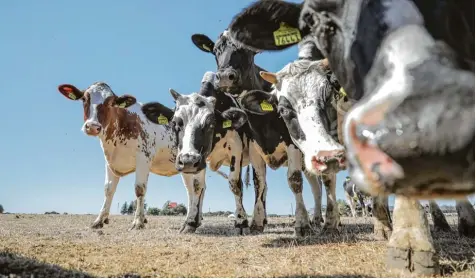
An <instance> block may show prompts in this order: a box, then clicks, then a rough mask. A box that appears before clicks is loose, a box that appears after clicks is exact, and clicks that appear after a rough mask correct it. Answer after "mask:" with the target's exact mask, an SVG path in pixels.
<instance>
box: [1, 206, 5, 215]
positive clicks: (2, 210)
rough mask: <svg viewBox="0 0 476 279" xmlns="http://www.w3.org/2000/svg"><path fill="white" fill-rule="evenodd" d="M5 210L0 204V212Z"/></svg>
mask: <svg viewBox="0 0 476 279" xmlns="http://www.w3.org/2000/svg"><path fill="white" fill-rule="evenodd" d="M4 211H5V210H4V209H3V205H1V204H0V214H2V213H3V212H4Z"/></svg>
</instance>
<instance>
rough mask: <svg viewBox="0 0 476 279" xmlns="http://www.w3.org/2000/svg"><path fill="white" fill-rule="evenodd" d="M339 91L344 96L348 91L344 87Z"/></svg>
mask: <svg viewBox="0 0 476 279" xmlns="http://www.w3.org/2000/svg"><path fill="white" fill-rule="evenodd" d="M339 93H340V94H342V96H347V93H345V90H344V87H341V88H340V90H339Z"/></svg>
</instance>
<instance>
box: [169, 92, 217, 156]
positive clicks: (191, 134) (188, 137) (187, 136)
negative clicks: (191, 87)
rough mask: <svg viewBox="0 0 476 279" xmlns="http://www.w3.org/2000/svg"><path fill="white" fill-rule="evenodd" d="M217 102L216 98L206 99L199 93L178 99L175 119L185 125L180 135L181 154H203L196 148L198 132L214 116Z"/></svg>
mask: <svg viewBox="0 0 476 279" xmlns="http://www.w3.org/2000/svg"><path fill="white" fill-rule="evenodd" d="M215 100H216V99H215V98H214V97H204V96H201V95H199V94H197V93H192V94H190V95H188V96H181V97H180V98H179V99H177V110H176V112H175V114H174V118H180V119H181V120H182V121H183V125H184V126H183V129H182V130H181V132H180V133H179V138H182V148H181V149H180V150H179V154H202V152H203V150H197V147H196V146H194V143H195V141H196V139H195V138H196V132H197V130H198V129H200V127H204V125H205V121H206V120H207V118H208V117H211V116H212V115H213V114H214V111H215ZM212 139H213V137H212ZM210 144H211V143H210Z"/></svg>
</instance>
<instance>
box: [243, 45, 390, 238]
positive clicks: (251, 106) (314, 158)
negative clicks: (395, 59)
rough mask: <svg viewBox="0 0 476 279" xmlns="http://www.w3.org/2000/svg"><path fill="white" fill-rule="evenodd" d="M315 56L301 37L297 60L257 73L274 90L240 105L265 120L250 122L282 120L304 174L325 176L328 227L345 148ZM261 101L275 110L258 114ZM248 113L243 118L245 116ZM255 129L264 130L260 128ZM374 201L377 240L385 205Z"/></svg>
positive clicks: (326, 75)
mask: <svg viewBox="0 0 476 279" xmlns="http://www.w3.org/2000/svg"><path fill="white" fill-rule="evenodd" d="M320 58H322V56H320V52H319V50H318V49H317V47H316V45H315V43H314V42H313V40H310V39H309V37H308V38H305V39H303V40H302V42H301V43H300V44H299V53H298V59H297V60H296V61H293V62H291V63H289V64H288V65H286V66H285V67H284V68H283V69H282V70H280V71H279V72H278V74H273V73H269V72H265V71H261V72H260V75H261V77H262V78H263V79H265V80H267V81H269V82H270V83H272V84H273V91H272V92H270V93H267V92H264V91H257V90H255V91H253V92H249V93H248V94H247V97H243V100H244V101H242V102H241V103H242V106H243V108H244V109H245V110H246V111H248V112H251V113H252V114H259V115H261V116H262V118H265V117H266V118H265V119H263V120H258V119H256V121H254V123H272V122H277V123H279V122H283V121H284V123H285V125H286V127H287V129H288V133H289V135H290V137H291V139H292V141H293V143H294V144H295V145H296V146H297V147H298V148H299V149H300V150H301V152H302V153H303V155H304V166H305V169H306V171H307V172H308V173H312V174H314V175H320V176H322V177H323V178H324V181H323V182H324V183H323V184H324V185H325V187H326V192H327V198H328V200H327V204H328V206H327V213H326V217H329V218H326V224H328V223H327V220H328V221H329V224H333V225H335V224H337V223H338V220H337V221H334V220H336V219H335V218H330V217H331V216H336V215H338V214H337V210H335V209H337V207H336V206H335V202H336V197H335V187H336V186H335V174H336V173H337V172H338V171H340V170H342V169H344V168H345V154H344V151H345V150H344V147H343V146H342V145H340V144H339V142H338V140H337V138H338V135H337V129H336V128H337V127H336V126H337V110H336V102H337V101H338V100H340V98H341V97H339V94H338V91H337V89H338V88H339V87H340V86H339V84H338V82H337V80H336V79H335V76H334V75H333V74H332V73H331V72H330V71H329V69H328V65H327V63H326V60H325V59H320ZM319 59H320V60H319ZM262 100H265V101H267V102H268V103H270V104H271V105H273V106H275V107H276V108H277V110H276V111H274V110H272V111H263V110H262V109H261V107H260V105H259V104H260V102H261V101H262ZM252 114H248V117H250V115H252ZM252 123H253V122H250V124H252ZM262 126H263V125H262ZM264 126H266V125H264ZM270 126H271V127H276V126H277V125H276V124H274V125H271V124H270ZM255 130H256V131H265V129H264V128H263V127H259V128H258V129H255ZM374 202H375V204H374V206H375V208H376V209H377V210H376V212H377V213H379V214H377V215H375V216H374V217H375V222H376V223H378V224H377V225H376V226H375V236H376V238H378V239H382V238H385V237H386V236H387V235H388V232H389V230H390V228H389V226H390V224H389V221H388V220H387V216H388V201H387V200H386V199H384V198H382V199H375V200H374ZM332 205H334V206H332ZM326 227H329V226H326ZM331 227H333V226H331ZM333 228H335V227H333Z"/></svg>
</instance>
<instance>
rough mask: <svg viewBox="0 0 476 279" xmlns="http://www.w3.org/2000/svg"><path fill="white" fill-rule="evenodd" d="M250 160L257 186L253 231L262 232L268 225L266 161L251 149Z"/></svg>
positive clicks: (252, 222)
mask: <svg viewBox="0 0 476 279" xmlns="http://www.w3.org/2000/svg"><path fill="white" fill-rule="evenodd" d="M250 161H251V165H252V166H253V184H254V186H255V206H254V211H253V220H252V221H251V227H250V231H251V233H254V234H256V233H262V232H263V231H264V227H265V225H266V222H267V221H266V192H267V190H268V189H267V185H266V163H265V161H264V160H263V158H261V156H260V155H259V154H258V153H257V152H255V150H254V148H253V149H251V150H250Z"/></svg>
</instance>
